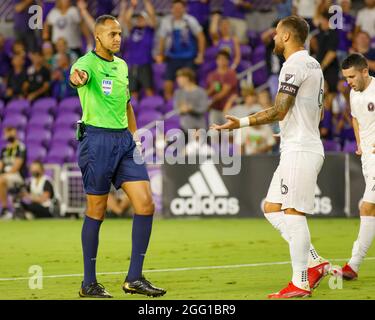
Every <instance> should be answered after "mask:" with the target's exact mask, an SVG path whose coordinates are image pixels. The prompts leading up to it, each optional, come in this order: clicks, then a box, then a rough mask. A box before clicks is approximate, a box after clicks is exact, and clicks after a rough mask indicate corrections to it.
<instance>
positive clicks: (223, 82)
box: [206, 50, 238, 124]
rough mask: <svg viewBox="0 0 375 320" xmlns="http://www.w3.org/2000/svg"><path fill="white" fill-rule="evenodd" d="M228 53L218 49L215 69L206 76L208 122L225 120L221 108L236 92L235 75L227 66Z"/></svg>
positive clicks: (222, 121)
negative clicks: (208, 103)
mask: <svg viewBox="0 0 375 320" xmlns="http://www.w3.org/2000/svg"><path fill="white" fill-rule="evenodd" d="M229 63H230V55H229V53H228V52H227V51H226V50H223V51H219V52H218V54H217V56H216V65H217V68H216V70H214V71H212V72H211V73H210V74H209V75H208V77H207V82H206V83H207V84H208V88H207V94H208V96H209V97H210V98H211V103H210V105H209V109H210V114H209V123H210V124H213V123H216V124H223V123H224V122H225V118H224V113H223V109H224V107H225V104H226V103H227V101H228V99H229V98H230V97H231V96H232V95H233V94H235V93H236V92H237V85H238V81H237V75H236V72H235V71H234V70H233V69H231V68H230V67H229Z"/></svg>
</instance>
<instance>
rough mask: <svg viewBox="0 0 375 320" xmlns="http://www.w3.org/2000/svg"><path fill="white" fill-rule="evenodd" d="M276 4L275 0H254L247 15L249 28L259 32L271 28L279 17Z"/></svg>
mask: <svg viewBox="0 0 375 320" xmlns="http://www.w3.org/2000/svg"><path fill="white" fill-rule="evenodd" d="M275 4H276V3H275V0H252V1H251V10H249V11H247V12H246V15H245V17H246V23H247V29H248V30H251V31H256V32H257V33H258V32H263V31H264V30H267V29H269V28H270V27H271V25H272V22H273V21H275V20H276V17H277V12H276V10H275ZM290 10H291V7H290Z"/></svg>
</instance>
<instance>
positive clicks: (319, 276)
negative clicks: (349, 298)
mask: <svg viewBox="0 0 375 320" xmlns="http://www.w3.org/2000/svg"><path fill="white" fill-rule="evenodd" d="M329 269H330V263H329V262H328V261H324V262H323V263H321V264H318V265H317V266H315V267H312V268H308V269H307V275H308V277H309V284H310V288H311V289H316V288H317V287H318V286H319V283H320V281H322V280H323V278H324V277H325V276H326V275H327V274H328V271H329Z"/></svg>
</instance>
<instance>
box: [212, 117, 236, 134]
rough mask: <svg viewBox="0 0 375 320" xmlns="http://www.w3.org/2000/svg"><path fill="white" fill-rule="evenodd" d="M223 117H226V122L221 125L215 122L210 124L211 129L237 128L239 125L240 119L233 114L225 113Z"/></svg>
mask: <svg viewBox="0 0 375 320" xmlns="http://www.w3.org/2000/svg"><path fill="white" fill-rule="evenodd" d="M225 118H226V119H227V122H225V123H224V124H222V125H218V124H216V123H214V124H212V125H211V129H215V130H224V129H229V130H233V129H238V128H239V127H240V119H239V118H237V117H234V116H230V115H226V116H225Z"/></svg>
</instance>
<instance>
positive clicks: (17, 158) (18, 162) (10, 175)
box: [0, 126, 27, 219]
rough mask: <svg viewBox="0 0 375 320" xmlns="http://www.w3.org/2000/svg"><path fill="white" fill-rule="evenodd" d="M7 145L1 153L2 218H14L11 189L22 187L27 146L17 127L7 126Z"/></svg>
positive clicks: (5, 137) (0, 198) (0, 187)
mask: <svg viewBox="0 0 375 320" xmlns="http://www.w3.org/2000/svg"><path fill="white" fill-rule="evenodd" d="M3 136H4V140H6V141H7V144H6V146H5V147H4V148H3V149H2V150H1V153H0V204H1V208H2V211H1V219H12V217H13V214H12V212H10V211H9V209H8V198H7V197H8V191H9V189H12V188H15V187H20V186H21V185H22V184H23V183H24V178H25V176H26V170H27V168H26V148H25V145H24V144H23V143H22V142H21V141H19V140H18V138H17V129H16V128H15V127H11V126H9V127H6V128H5V129H4V132H3Z"/></svg>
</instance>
